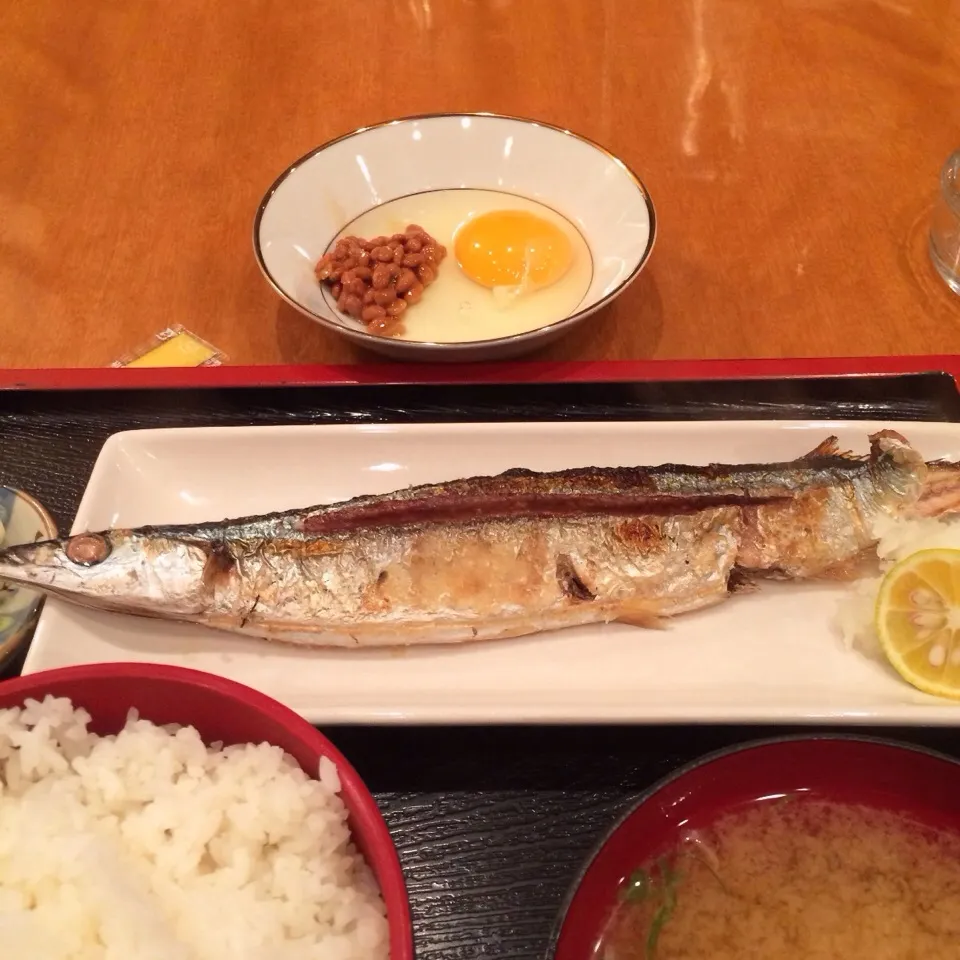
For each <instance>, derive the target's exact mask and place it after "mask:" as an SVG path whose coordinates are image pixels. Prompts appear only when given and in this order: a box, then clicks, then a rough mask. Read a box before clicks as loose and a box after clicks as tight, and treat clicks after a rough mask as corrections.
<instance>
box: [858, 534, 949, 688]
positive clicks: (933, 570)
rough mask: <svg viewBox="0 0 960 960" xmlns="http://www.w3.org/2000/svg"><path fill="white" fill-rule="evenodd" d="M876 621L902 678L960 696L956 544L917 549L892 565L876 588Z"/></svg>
mask: <svg viewBox="0 0 960 960" xmlns="http://www.w3.org/2000/svg"><path fill="white" fill-rule="evenodd" d="M875 622H876V629H877V636H878V637H879V639H880V645H881V646H882V647H883V651H884V653H886V655H887V659H888V660H889V661H890V663H891V665H892V666H893V668H894V669H895V670H896V671H897V673H899V674H900V676H901V677H903V679H904V680H906V681H907V682H908V683H912V684H913V685H914V686H915V687H917V688H918V689H920V690H923V691H924V692H925V693H932V694H935V695H936V696H940V697H951V698H953V699H957V700H960V550H948V549H937V550H918V551H917V552H916V553H912V554H910V556H908V557H904V559H903V560H901V561H900V562H899V563H898V564H896V565H895V566H893V567H891V568H890V570H888V571H887V575H886V576H885V577H884V578H883V581H882V582H881V584H880V591H879V593H878V594H877V604H876V608H875Z"/></svg>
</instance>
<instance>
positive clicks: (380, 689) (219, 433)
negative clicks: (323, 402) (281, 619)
mask: <svg viewBox="0 0 960 960" xmlns="http://www.w3.org/2000/svg"><path fill="white" fill-rule="evenodd" d="M882 426H894V427H896V428H897V429H899V430H900V431H901V432H902V433H904V434H905V435H906V436H907V438H908V439H910V440H911V441H912V442H913V443H914V445H916V446H917V447H918V449H919V450H920V451H921V452H922V453H923V455H924V456H925V457H926V458H927V459H933V458H936V457H952V458H956V457H960V425H957V424H949V423H907V424H899V425H898V424H877V423H865V422H852V421H840V422H827V421H818V422H812V421H800V422H796V421H759V422H752V421H751V422H743V421H740V422H736V421H729V422H698V423H674V422H671V423H629V422H611V423H546V424H545V423H516V424H420V425H394V426H367V425H363V426H352V425H345V426H316V427H313V426H291V427H225V428H199V429H183V430H142V431H135V432H130V433H120V434H116V435H115V436H113V437H111V438H110V439H109V440H108V441H107V443H106V444H104V447H103V450H102V451H101V454H100V457H99V459H98V460H97V464H96V466H95V468H94V471H93V474H92V476H91V478H90V483H89V485H88V487H87V490H86V493H85V495H84V497H83V501H82V503H81V505H80V509H79V511H78V514H77V518H76V522H75V523H74V527H73V529H74V532H80V531H83V530H98V529H104V528H107V527H115V526H138V525H140V524H146V523H190V522H194V521H202V520H217V519H221V518H224V517H237V516H245V515H249V514H255V513H265V512H268V511H273V510H284V509H288V508H294V507H306V506H309V505H312V504H317V503H323V502H330V501H335V500H341V499H346V498H348V497H352V496H356V495H358V494H369V493H382V492H387V491H390V490H394V489H397V488H399V487H403V486H407V485H409V484H415V483H423V482H427V481H441V480H448V479H453V478H455V477H463V476H470V475H474V474H486V473H496V472H499V471H501V470H505V469H508V468H510V467H530V468H533V469H538V470H555V469H560V468H564V467H573V466H590V465H593V466H624V465H636V464H658V463H666V462H680V463H684V462H687V463H709V462H726V463H745V462H758V461H773V460H789V459H792V458H794V457H797V456H799V455H800V454H802V453H805V452H807V451H808V450H810V449H811V448H813V447H814V446H815V445H816V444H817V443H818V442H819V441H820V440H822V439H823V438H824V437H826V436H828V435H829V434H831V433H835V434H837V435H838V436H839V438H840V441H841V443H842V444H843V445H844V446H845V447H848V448H850V449H853V450H855V451H865V450H866V448H867V439H866V438H867V434H868V433H869V432H872V431H873V430H876V429H879V428H880V427H882ZM843 592H844V587H843V586H841V585H833V584H765V585H763V587H762V588H761V589H760V591H759V592H756V593H752V594H748V595H742V596H738V597H734V598H732V599H731V600H730V601H728V602H727V603H725V604H723V605H721V606H720V607H716V608H713V609H709V610H705V611H702V612H700V613H696V614H693V615H689V616H686V617H682V618H678V619H676V620H675V621H673V622H672V623H671V624H670V626H669V629H666V630H643V629H640V628H637V627H630V626H625V625H620V624H610V625H606V626H591V627H582V628H575V629H571V630H567V631H560V632H555V633H551V634H542V635H540V636H534V637H528V638H523V639H518V640H501V641H493V642H490V643H479V644H472V645H471V644H464V645H462V646H456V647H433V648H420V649H409V650H402V651H399V652H398V651H395V650H394V651H389V650H362V651H336V650H320V649H317V650H303V649H297V648H293V647H287V646H283V645H279V644H276V643H270V642H268V641H257V640H250V639H247V638H242V637H234V636H231V635H229V634H221V633H218V632H214V631H211V630H206V629H202V628H194V627H189V626H182V625H179V624H173V623H164V622H162V621H156V620H144V619H138V618H134V617H126V616H118V615H114V614H107V613H99V612H95V611H90V610H85V609H82V608H78V607H75V606H72V605H69V604H66V603H64V602H62V601H59V600H54V599H50V600H48V601H47V603H46V605H45V609H44V611H43V615H42V617H41V620H40V624H39V626H38V628H37V632H36V636H35V639H34V641H33V645H32V647H31V649H30V653H29V655H28V658H27V662H26V665H25V667H24V672H25V673H32V672H36V671H38V670H44V669H48V668H52V667H60V666H65V665H67V664H77V663H91V662H98V661H99V662H102V661H123V660H127V661H129V660H139V661H153V662H159V663H172V664H180V665H182V666H189V667H194V668H196V669H200V670H207V671H210V672H212V673H217V674H222V675H224V676H227V677H231V678H232V679H234V680H238V681H240V682H242V683H246V684H248V685H249V686H252V687H256V688H258V689H260V690H262V691H263V692H264V693H267V694H269V695H270V696H272V697H275V698H276V699H277V700H280V701H282V702H283V703H286V704H288V705H289V706H290V707H292V708H293V709H294V710H296V711H298V712H299V713H300V714H302V715H303V716H304V717H306V718H307V719H309V720H310V721H312V722H314V723H333V722H377V723H384V722H387V723H395V722H480V723H495V722H506V723H509V722H602V721H631V722H640V721H644V722H655V721H713V722H727V721H730V722H733V721H772V722H798V721H800V722H828V721H833V722H836V721H840V722H846V723H885V722H890V723H956V722H958V721H960V704H956V705H955V704H951V703H949V702H946V701H941V700H937V699H934V698H931V697H927V696H925V695H922V694H920V693H919V692H917V691H915V690H914V689H913V688H912V687H910V686H908V685H907V684H905V683H904V682H903V681H901V680H900V679H899V678H898V677H896V676H895V675H894V674H893V673H892V671H890V670H889V669H887V668H885V667H884V666H883V665H880V664H878V663H875V662H872V661H870V660H868V659H867V658H865V657H863V656H862V655H860V654H858V653H854V652H850V651H848V650H846V649H845V648H844V646H843V644H842V643H841V641H840V638H839V635H838V634H837V632H836V630H835V628H834V626H833V620H834V616H835V611H836V605H837V602H838V600H839V599H840V597H841V596H842V595H843Z"/></svg>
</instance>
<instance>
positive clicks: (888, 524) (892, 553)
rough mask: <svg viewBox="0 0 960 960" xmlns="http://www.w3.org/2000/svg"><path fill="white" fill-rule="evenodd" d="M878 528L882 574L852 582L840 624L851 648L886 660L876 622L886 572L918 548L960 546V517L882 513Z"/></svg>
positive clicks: (842, 608)
mask: <svg viewBox="0 0 960 960" xmlns="http://www.w3.org/2000/svg"><path fill="white" fill-rule="evenodd" d="M874 532H875V534H876V535H877V537H878V538H879V542H878V544H877V556H878V557H879V558H880V568H881V575H880V576H877V577H867V578H865V579H863V580H858V581H857V582H856V583H854V584H852V586H851V588H850V589H849V590H848V591H847V592H846V596H845V597H844V599H843V600H842V601H841V602H840V607H839V610H838V612H837V626H838V627H839V629H840V633H841V635H842V637H843V640H844V643H845V644H846V645H847V647H848V648H850V649H853V650H858V651H859V652H860V653H863V654H865V655H866V656H868V657H872V658H874V659H877V660H885V657H884V654H883V651H882V650H881V649H880V644H879V641H878V639H877V634H876V630H875V629H874V626H873V619H874V606H875V604H876V601H877V591H878V590H879V588H880V582H881V581H882V580H883V573H884V572H886V571H887V570H889V569H890V567H892V566H893V565H894V564H895V563H896V562H897V561H899V560H903V559H904V558H905V557H908V556H910V554H911V553H916V552H917V551H918V550H931V549H938V548H942V547H949V548H953V549H960V518H956V517H951V518H944V519H935V518H922V519H916V520H905V519H893V518H890V517H881V518H880V519H878V520H877V521H876V523H875V525H874Z"/></svg>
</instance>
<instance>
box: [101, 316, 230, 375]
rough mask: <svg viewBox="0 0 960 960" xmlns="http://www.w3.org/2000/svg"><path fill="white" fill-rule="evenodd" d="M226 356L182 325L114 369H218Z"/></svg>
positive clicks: (116, 363)
mask: <svg viewBox="0 0 960 960" xmlns="http://www.w3.org/2000/svg"><path fill="white" fill-rule="evenodd" d="M224 360H226V354H224V353H223V352H221V351H220V350H217V348H216V347H214V346H212V345H211V344H209V343H207V342H206V341H205V340H201V339H200V338H199V337H198V336H197V335H196V334H195V333H191V332H190V331H189V330H186V329H184V328H183V327H182V326H180V325H179V324H176V325H174V326H172V327H167V329H166V330H161V331H160V332H159V333H158V334H155V335H154V336H153V337H152V338H151V339H150V340H149V341H148V342H147V343H144V344H141V345H140V346H139V347H138V348H137V349H136V350H134V351H132V352H130V353H128V354H127V355H126V356H123V357H121V358H120V359H119V360H114V361H113V363H111V364H110V366H111V367H218V366H220V364H222V363H223V361H224Z"/></svg>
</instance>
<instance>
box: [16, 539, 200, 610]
mask: <svg viewBox="0 0 960 960" xmlns="http://www.w3.org/2000/svg"><path fill="white" fill-rule="evenodd" d="M211 563H213V564H214V566H215V565H216V564H217V563H218V560H217V557H216V552H215V550H214V548H213V546H212V545H211V544H210V543H205V542H203V541H192V540H190V539H187V538H184V537H180V536H177V535H175V534H165V533H163V532H162V531H155V530H151V529H150V528H141V529H140V530H107V531H102V532H98V533H79V534H75V535H74V536H70V537H60V538H58V539H55V540H42V541H39V542H37V543H29V544H22V545H19V546H12V547H8V548H7V549H6V550H2V551H0V580H5V581H8V582H10V583H14V584H19V585H22V586H26V587H31V588H34V589H37V590H40V591H42V592H44V593H49V594H52V595H55V596H62V597H64V598H66V599H68V600H72V601H74V602H75V603H80V604H83V605H84V606H89V607H94V608H97V609H105V610H111V611H114V612H118V613H134V614H138V615H141V616H158V617H166V618H171V617H172V618H176V617H188V616H192V615H195V614H197V613H199V612H201V611H202V610H203V607H204V603H205V599H206V597H207V595H208V594H209V589H208V584H209V579H210V571H211Z"/></svg>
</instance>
